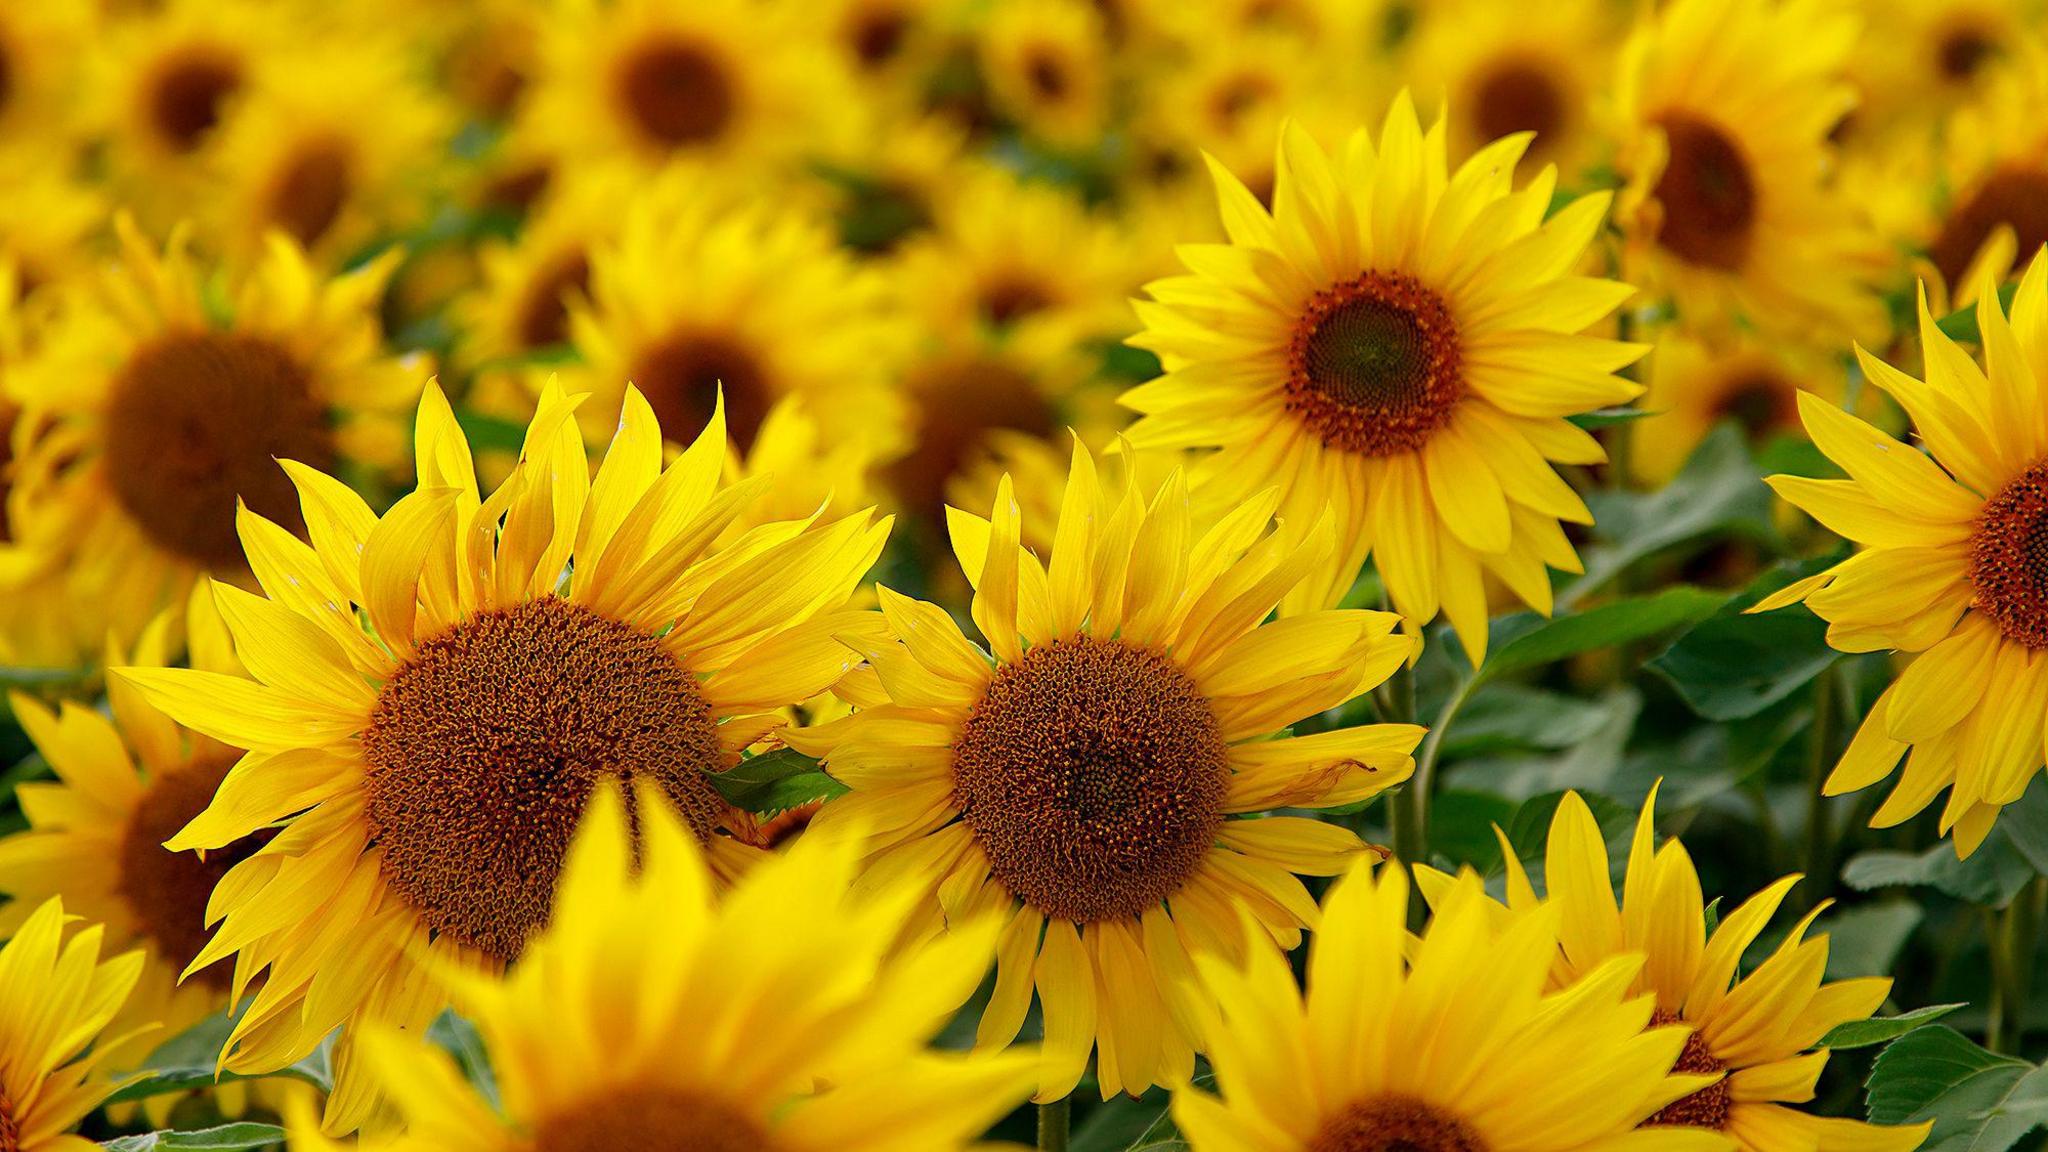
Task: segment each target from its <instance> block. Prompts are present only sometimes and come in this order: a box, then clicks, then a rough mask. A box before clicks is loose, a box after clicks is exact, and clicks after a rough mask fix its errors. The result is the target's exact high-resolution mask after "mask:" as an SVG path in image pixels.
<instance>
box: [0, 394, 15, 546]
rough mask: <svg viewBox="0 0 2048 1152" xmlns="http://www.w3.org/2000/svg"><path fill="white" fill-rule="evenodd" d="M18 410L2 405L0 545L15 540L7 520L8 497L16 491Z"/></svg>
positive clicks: (0, 434)
mask: <svg viewBox="0 0 2048 1152" xmlns="http://www.w3.org/2000/svg"><path fill="white" fill-rule="evenodd" d="M16 416H17V413H16V410H15V409H14V408H12V407H10V406H7V405H0V544H5V543H7V542H9V541H11V540H13V539H14V529H13V526H12V524H11V523H10V522H9V520H8V518H7V502H8V495H9V494H10V493H11V492H12V491H13V489H14V421H15V419H16Z"/></svg>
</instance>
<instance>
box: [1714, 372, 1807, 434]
mask: <svg viewBox="0 0 2048 1152" xmlns="http://www.w3.org/2000/svg"><path fill="white" fill-rule="evenodd" d="M1797 394H1798V388H1797V387H1796V386H1794V385H1793V384H1792V383H1791V382H1790V381H1788V380H1786V379H1785V378H1784V377H1783V376H1780V375H1778V374H1777V373H1775V372H1772V371H1769V370H1768V369H1764V368H1751V369H1748V370H1746V371H1743V372H1741V373H1739V374H1737V375H1736V376H1734V377H1733V378H1732V379H1730V380H1728V381H1726V382H1725V383H1724V384H1723V391H1722V393H1721V396H1720V398H1719V399H1718V400H1717V401H1716V402H1715V404H1714V415H1715V417H1716V418H1717V419H1723V420H1733V421H1735V422H1736V423H1737V424H1738V425H1740V426H1741V427H1742V430H1743V431H1744V432H1747V433H1749V434H1750V435H1751V436H1760V435H1762V434H1764V433H1766V432H1770V431H1772V430H1774V429H1778V428H1786V427H1790V426H1791V425H1792V423H1793V421H1794V420H1795V419H1796V418H1797V415H1798V404H1797V401H1796V400H1795V399H1794V397H1795V396H1796V395H1797Z"/></svg>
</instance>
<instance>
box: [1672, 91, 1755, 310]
mask: <svg viewBox="0 0 2048 1152" xmlns="http://www.w3.org/2000/svg"><path fill="white" fill-rule="evenodd" d="M1658 123H1659V126H1660V127H1662V128H1663V129H1664V140H1665V144H1666V145H1667V146H1668V148H1669V150H1670V151H1669V155H1668V157H1667V158H1666V160H1665V163H1664V174H1663V175H1662V176H1660V177H1658V178H1657V188H1656V191H1655V193H1654V195H1655V196H1656V197H1657V202H1658V203H1659V204H1660V205H1662V206H1663V210H1664V214H1663V218H1662V223H1661V224H1660V225H1659V226H1658V230H1657V242H1658V243H1659V244H1661V245H1663V246H1664V247H1665V248H1666V249H1667V250H1669V251H1670V252H1672V253H1673V254H1674V255H1676V256H1677V257H1678V258H1679V259H1681V260H1684V261H1686V262H1687V263H1689V264H1699V265H1703V266H1705V267H1708V268H1719V269H1722V270H1724V271H1732V270H1734V269H1738V268H1740V267H1742V265H1743V263H1744V262H1745V261H1746V260H1747V259H1748V258H1749V246H1750V241H1751V239H1752V237H1753V235H1754V233H1755V230H1756V220H1757V208H1758V205H1757V188H1756V177H1755V175H1754V173H1752V171H1751V170H1750V165H1749V158H1748V157H1746V156H1744V155H1743V153H1742V148H1741V146H1740V145H1738V144H1737V143H1736V142H1735V141H1734V139H1733V138H1731V137H1730V136H1729V135H1728V134H1727V133H1726V132H1724V131H1722V129H1721V128H1720V127H1719V126H1718V125H1715V124H1713V123H1710V122H1708V121H1706V120H1703V119H1701V118H1699V117H1697V116H1690V115H1687V114H1685V113H1673V114H1672V115H1669V116H1666V117H1664V118H1663V119H1662V120H1660V121H1659V122H1658Z"/></svg>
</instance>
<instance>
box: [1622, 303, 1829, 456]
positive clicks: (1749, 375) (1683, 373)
mask: <svg viewBox="0 0 2048 1152" xmlns="http://www.w3.org/2000/svg"><path fill="white" fill-rule="evenodd" d="M1648 366H1649V367H1648V371H1647V372H1646V373H1645V374H1644V379H1645V380H1646V381H1647V382H1648V388H1649V390H1648V391H1647V392H1645V393H1644V394H1643V398H1642V400H1641V401H1639V402H1638V405H1639V407H1641V408H1642V409H1643V410H1644V411H1647V412H1651V413H1654V414H1655V415H1654V418H1652V419H1647V420H1640V421H1637V422H1636V424H1635V426H1634V427H1633V429H1631V432H1630V436H1631V443H1630V448H1631V452H1630V455H1629V464H1630V467H1631V468H1632V469H1633V470H1634V473H1635V476H1636V478H1637V479H1638V480H1641V481H1643V482H1644V483H1646V484H1649V485H1652V486H1654V485H1660V484H1663V483H1665V482H1666V481H1668V480H1670V479H1671V478H1672V477H1673V476H1675V475H1677V474H1678V470H1679V468H1680V467H1681V466H1683V465H1684V464H1685V461H1686V458H1687V457H1688V456H1691V455H1692V451H1693V449H1695V448H1697V447H1699V444H1700V441H1702V440H1705V439H1706V438H1707V434H1708V433H1710V432H1712V431H1713V430H1714V429H1715V428H1716V427H1718V426H1720V425H1721V424H1723V423H1730V422H1732V423H1734V424H1735V425H1736V426H1737V427H1739V428H1741V429H1742V431H1743V433H1744V434H1745V435H1746V436H1748V437H1749V439H1750V442H1751V443H1754V444H1765V443H1768V442H1769V441H1770V440H1771V439H1772V438H1774V437H1778V436H1784V435H1795V436H1796V435H1798V433H1799V392H1800V390H1801V389H1803V388H1806V389H1813V390H1815V392H1816V394H1817V395H1820V396H1821V397H1822V398H1823V399H1825V400H1827V401H1828V402H1829V403H1840V402H1841V401H1842V399H1843V396H1844V393H1845V392H1846V391H1847V390H1846V389H1845V388H1844V387H1843V378H1844V376H1845V373H1844V372H1843V368H1842V364H1841V362H1840V358H1839V357H1836V356H1833V355H1822V354H1820V353H1818V352H1816V351H1813V350H1811V349H1808V348H1805V347H1802V346H1800V345H1796V344H1795V345H1787V344H1785V343H1783V342H1779V341H1773V340H1769V339H1765V338H1762V337H1760V336H1758V335H1757V334H1756V333H1753V332H1743V333H1737V334H1734V335H1731V336H1714V337H1708V338H1700V337H1696V336H1693V335H1691V334H1689V333H1687V332H1685V331H1684V330H1683V329H1681V328H1679V327H1677V326H1672V327H1670V328H1667V329H1665V330H1664V331H1662V332H1659V333H1658V334H1657V346H1656V348H1655V350H1654V351H1652V352H1651V353H1650V357H1649V360H1648Z"/></svg>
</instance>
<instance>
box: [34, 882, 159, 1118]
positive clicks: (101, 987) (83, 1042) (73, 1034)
mask: <svg viewBox="0 0 2048 1152" xmlns="http://www.w3.org/2000/svg"><path fill="white" fill-rule="evenodd" d="M68 920H69V918H68V917H66V916H65V914H64V903H63V901H62V900H59V899H57V898H55V897H52V898H51V899H49V900H46V901H44V902H43V903H42V905H41V906H40V907H38V908H37V909H36V910H35V912H34V913H33V914H31V915H30V916H29V917H28V919H27V920H26V921H25V922H24V923H23V924H22V926H21V928H20V930H19V931H17V932H16V933H15V934H14V938H13V939H12V940H9V941H7V943H5V944H0V1147H4V1148H7V1149H9V1152H92V1150H93V1149H95V1148H98V1147H99V1145H97V1144H95V1143H93V1142H92V1141H90V1140H86V1139H82V1138H80V1137H78V1136H69V1135H66V1133H68V1132H70V1131H71V1129H73V1128H76V1127H77V1126H78V1122H79V1121H81V1120H83V1119H85V1117H86V1115H87V1114H88V1113H90V1112H91V1111H92V1110H93V1109H95V1108H97V1107H99V1105H100V1101H102V1100H104V1099H106V1097H107V1095H108V1094H109V1093H111V1092H112V1091H113V1090H114V1086H113V1084H111V1083H109V1082H108V1081H107V1079H106V1078H105V1077H104V1076H101V1075H99V1065H100V1063H101V1061H102V1060H103V1059H104V1058H105V1055H106V1052H107V1051H108V1049H109V1048H112V1047H117V1046H119V1044H120V1043H121V1042H123V1041H125V1040H126V1039H128V1038H127V1037H123V1036H115V1037H111V1038H109V1039H110V1041H111V1043H109V1044H104V1045H102V1044H96V1043H95V1041H96V1040H98V1039H100V1033H101V1032H102V1031H104V1030H105V1029H106V1027H107V1025H108V1024H109V1023H110V1022H112V1021H113V1019H114V1017H115V1015H116V1014H118V1013H119V1012H120V1011H121V1005H122V1002H123V1001H125V1000H127V999H128V993H129V990H130V989H132V988H134V987H135V980H136V977H137V976H139V975H140V974H141V972H142V956H141V955H140V954H139V953H135V952H129V953H126V954H125V955H121V956H116V957H114V958H113V959H110V960H107V961H106V962H104V963H102V962H101V961H100V958H99V956H100V942H101V939H102V938H103V937H104V936H105V931H104V930H103V929H101V928H100V927H99V926H98V925H94V926H92V927H90V928H85V929H82V930H80V931H79V932H77V933H76V934H74V935H72V937H71V939H70V940H68V941H67V940H65V939H64V935H65V933H64V926H65V924H66V922H67V921H68ZM88 1049H90V1051H88Z"/></svg>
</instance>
